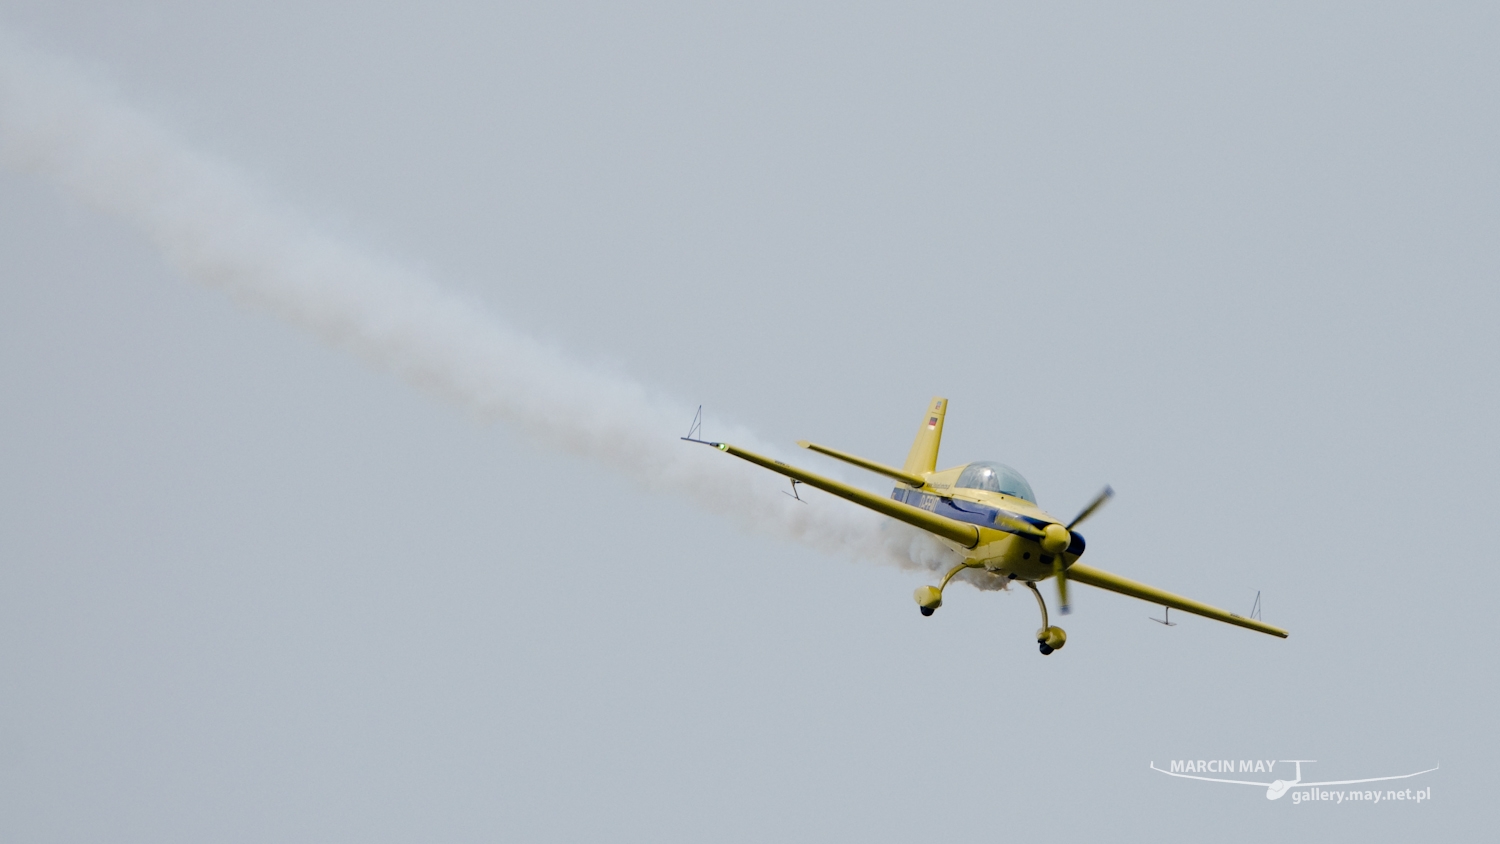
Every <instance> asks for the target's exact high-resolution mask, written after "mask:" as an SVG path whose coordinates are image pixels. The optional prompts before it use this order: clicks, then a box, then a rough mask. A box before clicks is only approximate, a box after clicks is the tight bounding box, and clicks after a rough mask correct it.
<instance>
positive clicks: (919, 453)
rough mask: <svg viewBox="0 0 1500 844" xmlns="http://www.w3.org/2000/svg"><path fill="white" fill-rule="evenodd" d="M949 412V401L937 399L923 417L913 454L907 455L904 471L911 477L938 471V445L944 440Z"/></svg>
mask: <svg viewBox="0 0 1500 844" xmlns="http://www.w3.org/2000/svg"><path fill="white" fill-rule="evenodd" d="M947 412H948V400H947V399H945V398H935V399H933V400H932V404H930V405H928V407H927V413H925V414H924V415H923V416H922V427H921V428H919V429H918V430H917V441H916V442H914V443H912V444H911V453H910V454H908V455H906V465H905V466H902V467H901V468H902V470H903V471H905V472H906V473H907V474H910V475H925V474H927V473H928V472H934V471H937V455H938V444H939V443H941V442H942V440H943V414H945V413H947Z"/></svg>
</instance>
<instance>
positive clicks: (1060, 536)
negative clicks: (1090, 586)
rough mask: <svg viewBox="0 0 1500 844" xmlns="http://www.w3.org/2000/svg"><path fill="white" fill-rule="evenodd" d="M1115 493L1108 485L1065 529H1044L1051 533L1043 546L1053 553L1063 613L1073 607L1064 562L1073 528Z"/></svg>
mask: <svg viewBox="0 0 1500 844" xmlns="http://www.w3.org/2000/svg"><path fill="white" fill-rule="evenodd" d="M1114 494H1115V491H1114V490H1113V489H1111V488H1110V487H1107V486H1106V487H1105V488H1104V491H1103V492H1101V493H1099V494H1098V495H1096V496H1094V500H1093V501H1090V502H1089V504H1088V506H1087V507H1085V508H1083V510H1082V511H1081V512H1079V514H1078V515H1077V516H1074V517H1073V521H1071V522H1068V526H1067V527H1066V528H1064V529H1063V530H1054V531H1044V533H1048V534H1051V537H1050V539H1051V541H1050V542H1044V543H1043V546H1042V547H1043V548H1044V549H1045V550H1050V551H1052V553H1053V557H1052V575H1053V577H1054V578H1055V579H1056V580H1057V603H1058V610H1059V611H1060V612H1061V613H1062V614H1063V615H1067V614H1068V613H1070V612H1072V609H1073V608H1072V607H1071V606H1069V605H1068V567H1067V566H1065V565H1064V564H1063V552H1064V551H1066V550H1067V549H1068V546H1069V545H1071V544H1072V540H1073V528H1075V527H1077V526H1078V525H1079V524H1080V523H1081V522H1083V520H1084V519H1087V518H1088V517H1089V516H1092V515H1094V511H1095V510H1098V509H1099V508H1100V507H1102V506H1104V502H1106V501H1108V500H1109V499H1110V498H1111V497H1112V496H1113V495H1114ZM1047 527H1049V528H1056V527H1057V525H1048V526H1047ZM1049 546H1050V547H1049Z"/></svg>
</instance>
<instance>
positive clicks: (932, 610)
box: [918, 607, 937, 615]
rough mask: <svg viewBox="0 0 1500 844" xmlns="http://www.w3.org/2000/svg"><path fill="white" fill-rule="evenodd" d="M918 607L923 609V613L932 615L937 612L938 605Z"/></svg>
mask: <svg viewBox="0 0 1500 844" xmlns="http://www.w3.org/2000/svg"><path fill="white" fill-rule="evenodd" d="M918 609H920V610H921V611H922V615H932V614H933V613H935V612H937V607H918Z"/></svg>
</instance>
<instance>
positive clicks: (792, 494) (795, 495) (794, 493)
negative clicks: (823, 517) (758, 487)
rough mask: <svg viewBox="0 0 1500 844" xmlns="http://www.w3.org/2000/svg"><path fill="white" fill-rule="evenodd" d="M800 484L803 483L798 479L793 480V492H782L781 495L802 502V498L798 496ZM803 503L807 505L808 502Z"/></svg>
mask: <svg viewBox="0 0 1500 844" xmlns="http://www.w3.org/2000/svg"><path fill="white" fill-rule="evenodd" d="M800 483H802V482H801V481H799V480H797V479H796V478H792V491H791V492H787V491H786V490H782V491H781V494H782V495H790V496H791V497H793V498H795V499H797V500H798V501H802V496H800V495H798V494H797V484H800ZM802 503H803V504H806V503H807V502H806V501H802Z"/></svg>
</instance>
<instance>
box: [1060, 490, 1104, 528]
mask: <svg viewBox="0 0 1500 844" xmlns="http://www.w3.org/2000/svg"><path fill="white" fill-rule="evenodd" d="M1114 494H1115V491H1114V489H1112V488H1111V487H1108V486H1106V487H1105V488H1104V491H1103V492H1101V493H1099V494H1098V495H1096V496H1094V500H1093V501H1090V502H1089V506H1087V507H1085V508H1083V510H1082V511H1081V512H1079V514H1078V515H1076V516H1074V517H1073V521H1071V522H1068V530H1072V529H1073V528H1075V527H1077V526H1078V525H1079V524H1082V522H1083V520H1084V519H1087V518H1088V517H1089V516H1092V515H1094V511H1095V510H1098V509H1099V508H1100V507H1102V506H1104V502H1106V501H1108V500H1109V499H1110V498H1112V497H1114Z"/></svg>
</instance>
